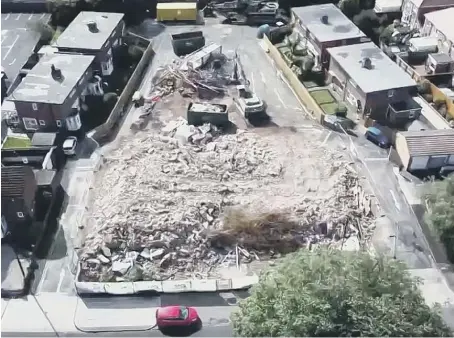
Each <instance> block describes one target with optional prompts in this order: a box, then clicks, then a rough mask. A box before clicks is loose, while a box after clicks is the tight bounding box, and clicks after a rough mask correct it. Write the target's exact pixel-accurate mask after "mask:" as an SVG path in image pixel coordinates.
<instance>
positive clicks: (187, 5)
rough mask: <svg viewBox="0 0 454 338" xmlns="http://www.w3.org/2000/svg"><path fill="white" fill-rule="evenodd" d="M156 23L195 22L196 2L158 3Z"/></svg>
mask: <svg viewBox="0 0 454 338" xmlns="http://www.w3.org/2000/svg"><path fill="white" fill-rule="evenodd" d="M156 18H157V20H158V21H196V20H197V3H196V2H169V3H158V5H157V7H156Z"/></svg>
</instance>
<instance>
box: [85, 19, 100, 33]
mask: <svg viewBox="0 0 454 338" xmlns="http://www.w3.org/2000/svg"><path fill="white" fill-rule="evenodd" d="M87 27H88V30H89V31H90V32H92V33H97V32H99V30H98V25H97V24H96V21H89V22H88V23H87Z"/></svg>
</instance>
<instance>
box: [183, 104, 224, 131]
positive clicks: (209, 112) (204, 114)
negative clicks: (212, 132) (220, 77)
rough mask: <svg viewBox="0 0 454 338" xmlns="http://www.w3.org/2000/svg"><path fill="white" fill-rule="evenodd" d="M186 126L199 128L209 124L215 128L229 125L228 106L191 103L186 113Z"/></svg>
mask: <svg viewBox="0 0 454 338" xmlns="http://www.w3.org/2000/svg"><path fill="white" fill-rule="evenodd" d="M187 120H188V124H190V125H193V126H199V125H202V124H204V123H211V124H213V125H215V126H217V127H227V126H228V125H229V112H228V106H227V105H225V104H218V103H203V102H191V103H189V106H188V111H187Z"/></svg>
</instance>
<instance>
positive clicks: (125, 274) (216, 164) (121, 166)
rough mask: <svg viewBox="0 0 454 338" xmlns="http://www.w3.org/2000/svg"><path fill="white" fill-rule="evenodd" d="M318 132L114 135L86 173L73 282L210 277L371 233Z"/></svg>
mask: <svg viewBox="0 0 454 338" xmlns="http://www.w3.org/2000/svg"><path fill="white" fill-rule="evenodd" d="M183 130H184V132H183ZM208 134H211V135H212V137H211V138H210V140H209V142H208V143H207V142H205V141H201V139H202V140H205V139H204V138H200V137H199V135H204V136H203V137H205V136H206V135H208ZM319 138H320V134H317V133H315V132H311V130H310V129H307V131H305V132H304V134H301V133H292V132H291V131H290V130H286V129H273V130H271V129H255V130H254V131H241V130H238V131H237V132H236V134H219V133H218V132H217V131H216V128H214V127H213V126H211V125H209V124H207V125H204V126H201V127H198V128H196V127H194V126H190V125H188V124H187V122H186V121H185V120H184V119H179V120H177V121H173V122H171V123H169V124H167V125H166V126H165V127H163V128H162V132H156V131H155V130H151V131H147V132H140V133H137V134H135V135H131V136H129V137H126V138H124V139H123V140H122V141H121V144H119V147H118V149H116V150H112V151H111V152H109V153H108V154H106V155H105V158H104V161H105V165H104V166H103V167H102V168H101V170H100V171H99V172H98V174H97V175H98V176H97V178H96V180H95V182H96V183H95V187H94V189H93V191H94V196H93V202H92V207H91V210H89V212H90V215H89V216H87V217H89V219H90V220H96V222H90V223H88V222H87V226H86V227H85V231H87V236H86V238H85V243H84V247H83V248H82V249H81V253H80V257H81V262H82V264H81V268H82V269H81V279H82V280H85V281H121V280H129V281H131V280H132V281H134V280H158V281H160V280H166V279H177V278H218V277H219V275H220V272H219V271H220V269H223V267H231V266H235V265H236V264H238V265H242V264H247V263H249V262H251V264H253V263H255V262H257V261H261V262H263V263H264V264H265V263H267V262H268V261H270V260H271V261H272V260H273V259H275V258H278V257H280V256H281V255H284V254H286V253H287V252H290V251H294V250H297V249H298V248H308V249H312V248H314V247H316V246H317V245H333V246H334V245H336V246H337V247H339V245H340V246H341V245H342V243H343V242H344V241H345V239H347V238H348V239H349V240H348V241H347V242H345V243H344V247H348V248H351V247H352V248H354V249H357V248H358V247H359V246H360V245H362V244H363V243H364V241H367V240H368V238H369V236H370V234H371V232H372V231H373V224H374V222H373V221H374V220H373V215H371V211H370V200H369V197H368V196H367V194H366V193H364V191H363V190H362V188H361V186H360V183H359V178H358V174H357V173H356V171H355V168H354V167H353V166H351V165H350V161H349V159H348V156H347V155H346V153H344V152H343V151H340V150H339V149H332V148H330V147H328V146H327V145H321V142H320V141H319ZM181 139H183V140H184V141H185V142H181ZM353 238H356V239H357V241H355V239H353Z"/></svg>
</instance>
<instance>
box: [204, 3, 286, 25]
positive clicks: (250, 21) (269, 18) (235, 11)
mask: <svg viewBox="0 0 454 338" xmlns="http://www.w3.org/2000/svg"><path fill="white" fill-rule="evenodd" d="M207 7H209V10H211V11H214V12H216V13H217V14H219V15H221V16H223V17H225V20H224V23H227V24H246V25H263V24H269V25H275V24H276V23H277V22H282V23H287V22H288V21H289V18H288V17H287V16H286V12H285V11H284V10H282V9H280V8H279V3H278V2H276V1H268V0H235V1H227V2H222V3H219V2H218V3H210V4H209V5H208V6H207Z"/></svg>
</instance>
